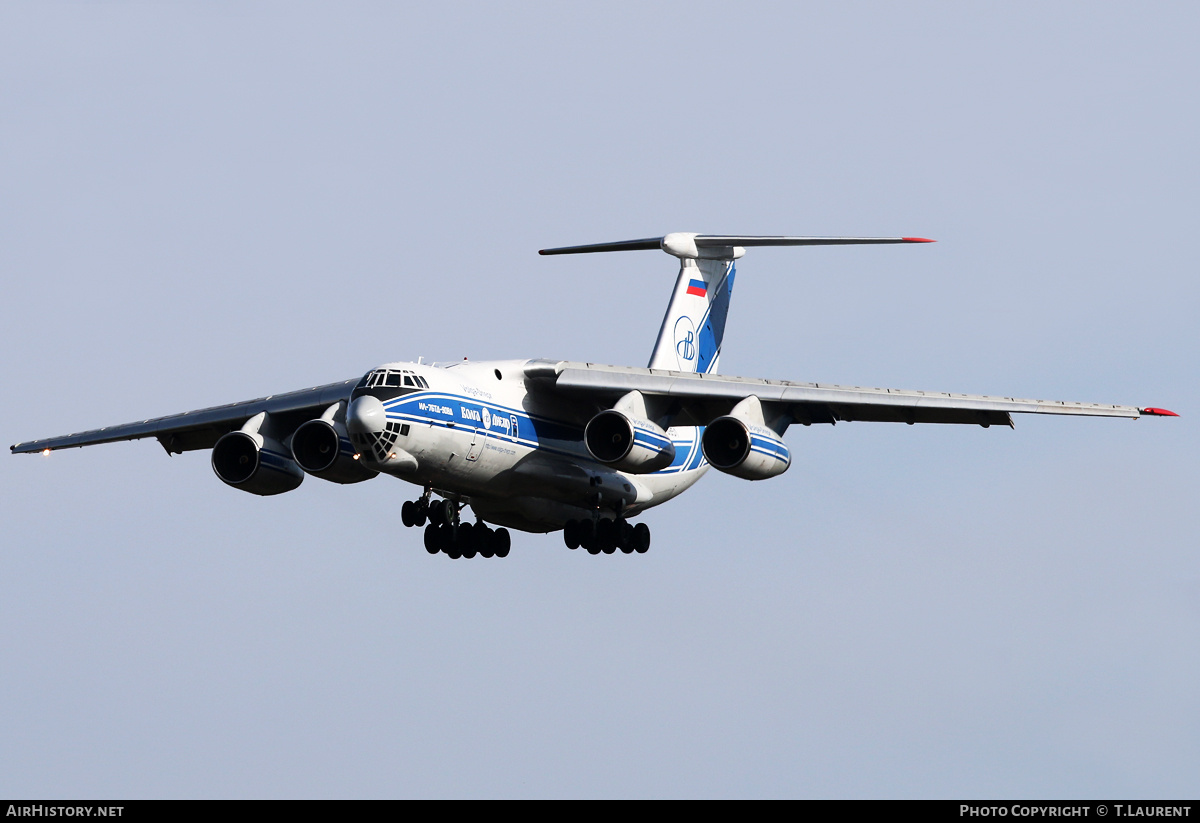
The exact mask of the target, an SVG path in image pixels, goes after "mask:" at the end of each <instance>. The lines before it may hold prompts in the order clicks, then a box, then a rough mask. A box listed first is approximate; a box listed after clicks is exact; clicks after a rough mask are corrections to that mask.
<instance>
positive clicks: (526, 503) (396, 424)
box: [347, 360, 708, 531]
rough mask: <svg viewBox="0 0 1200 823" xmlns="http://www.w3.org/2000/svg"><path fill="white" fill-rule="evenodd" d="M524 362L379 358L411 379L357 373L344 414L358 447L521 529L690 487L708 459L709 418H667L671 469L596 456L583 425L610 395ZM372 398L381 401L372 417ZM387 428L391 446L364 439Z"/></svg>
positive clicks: (376, 465) (384, 468)
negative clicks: (560, 394) (533, 378)
mask: <svg viewBox="0 0 1200 823" xmlns="http://www.w3.org/2000/svg"><path fill="white" fill-rule="evenodd" d="M526 362H527V361H524V360H505V361H486V362H468V361H463V362H462V363H455V364H452V365H450V366H446V367H443V366H431V365H419V364H414V363H389V364H386V365H383V366H380V367H379V369H376V370H375V372H372V373H373V374H374V373H378V372H380V371H382V370H391V371H393V372H401V371H402V372H404V373H405V375H411V376H412V378H413V379H412V380H411V382H412V383H413V385H407V386H393V387H390V388H379V387H376V388H370V387H367V386H364V385H363V384H361V383H360V385H359V387H357V388H356V389H355V390H354V393H353V395H352V399H351V404H350V409H349V412H348V415H347V423H348V427H349V429H350V433H351V438H352V440H353V441H354V444H355V447H356V448H358V451H359V455H360V456H359V459H360V460H362V461H363V464H364V465H365V466H367V467H369V468H371V469H375V470H377V471H380V472H383V473H386V474H391V475H393V476H395V477H399V478H400V479H402V480H407V481H409V482H411V483H415V484H417V485H420V486H423V487H426V488H430V489H432V490H434V491H436V492H438V493H439V494H442V495H445V496H448V497H452V498H457V499H460V500H462V501H464V502H469V503H470V505H471V508H472V509H474V510H475V512H476V513H477V514H478V515H479V516H480V517H481V518H483V519H484V520H487V521H489V522H492V523H496V524H499V525H502V526H508V527H510V528H516V529H521V530H524V531H552V530H555V529H559V528H562V526H563V524H564V523H566V522H567V521H568V520H570V519H581V518H586V517H590V516H592V515H593V514H594V513H596V512H597V511H599V512H601V513H612V512H620V513H621V514H622V515H623V516H625V517H630V516H634V515H636V514H638V513H640V512H642V511H644V510H646V509H648V508H650V507H652V506H657V505H659V504H660V503H665V502H666V501H667V500H670V499H671V498H673V497H675V496H676V495H678V494H681V493H682V492H684V491H685V490H687V489H688V488H689V487H691V485H692V484H694V483H695V482H696V481H697V480H699V479H700V477H701V476H702V475H703V474H704V472H705V471H706V470H707V468H708V464H707V463H706V462H705V460H704V457H703V454H702V453H701V448H700V435H701V432H702V429H699V428H697V427H690V426H689V427H678V428H672V429H668V430H667V436H668V437H669V438H670V439H671V441H672V443H673V445H674V447H675V458H674V461H673V462H672V464H671V465H670V466H667V467H666V468H664V469H660V470H658V471H655V472H650V473H645V474H634V473H631V472H622V471H617V470H615V469H612V468H610V467H608V466H606V465H604V464H603V463H600V462H598V461H597V460H595V459H594V458H593V457H592V456H591V454H590V453H589V452H588V449H587V447H586V446H585V445H584V440H583V431H584V426H585V425H586V424H587V422H588V420H589V419H590V418H591V416H592V415H594V414H596V413H598V412H600V411H603V407H601V406H596V407H595V408H590V407H589V406H588V405H587V404H584V406H583V408H581V404H580V403H578V402H571V403H566V402H563V401H562V400H561V399H555V398H553V397H549V396H548V397H541V396H539V395H538V394H537V393H536V392H529V391H527V390H526V387H525V382H524V367H525V364H526ZM394 382H399V380H398V379H397V380H395V381H394ZM422 384H423V385H422ZM360 398H366V399H365V400H363V402H362V403H359V402H358V401H359V399H360ZM376 401H378V403H377V402H376ZM379 404H382V411H383V415H379V414H378V406H379ZM368 405H370V406H371V407H373V408H375V409H376V414H374V415H372V416H370V419H369V421H368V415H366V414H364V413H363V410H364V408H365V407H366V406H368ZM381 433H382V434H383V436H384V437H385V438H386V439H384V440H382V441H381V443H382V448H378V447H377V448H366V447H365V442H366V441H363V440H361V439H359V438H361V437H362V436H363V435H365V434H374V435H376V436H380V434H381ZM360 446H362V447H361V448H360Z"/></svg>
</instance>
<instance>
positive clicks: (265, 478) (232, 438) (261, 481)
mask: <svg viewBox="0 0 1200 823" xmlns="http://www.w3.org/2000/svg"><path fill="white" fill-rule="evenodd" d="M266 423H267V415H266V413H265V412H262V413H259V414H256V415H255V416H254V417H251V418H250V420H248V421H247V422H246V425H244V426H242V428H241V430H239V431H235V432H229V434H226V435H225V436H224V437H222V438H221V439H220V440H218V441H217V444H216V445H215V446H213V450H212V467H213V471H214V472H216V474H217V477H219V478H221V480H222V481H224V482H225V483H227V484H228V485H230V486H233V487H234V488H235V489H239V490H241V491H244V492H250V493H251V494H259V495H263V496H264V497H265V496H267V495H272V494H283V493H284V492H290V491H291V490H292V489H294V488H296V487H297V486H299V485H300V484H301V483H302V482H303V481H304V470H303V469H301V468H300V467H299V466H298V465H296V463H295V461H293V460H292V459H291V457H290V456H289V455H288V451H287V449H285V448H284V447H283V446H282V445H281V444H280V443H279V441H278V440H275V439H274V438H272V437H268V436H266V435H264V434H263V433H262V431H261V429H263V428H266Z"/></svg>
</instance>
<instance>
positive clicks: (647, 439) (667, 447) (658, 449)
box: [583, 409, 675, 474]
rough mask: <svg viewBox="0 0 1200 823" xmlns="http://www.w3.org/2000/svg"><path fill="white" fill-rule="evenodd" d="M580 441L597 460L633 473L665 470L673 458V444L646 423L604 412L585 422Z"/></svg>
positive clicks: (613, 410) (614, 412) (612, 411)
mask: <svg viewBox="0 0 1200 823" xmlns="http://www.w3.org/2000/svg"><path fill="white" fill-rule="evenodd" d="M583 442H584V445H586V446H587V450H588V453H589V454H591V455H592V457H594V458H595V459H596V460H598V461H599V462H601V463H603V464H605V465H606V466H611V467H612V468H614V469H617V470H618V471H627V472H631V473H633V474H646V473H648V472H654V471H658V470H659V469H665V468H666V467H667V466H669V465H671V461H673V460H674V459H675V444H674V443H672V442H671V439H670V438H669V437H667V433H666V432H665V431H663V430H662V429H661V428H660V427H659V426H656V425H655V424H654V423H652V422H650V421H649V420H644V419H640V418H637V417H631V416H629V415H628V414H626V413H625V412H623V411H618V410H617V409H607V410H605V411H602V412H600V413H599V414H598V415H596V416H595V417H593V418H592V419H591V420H589V421H588V424H587V428H585V429H584V430H583Z"/></svg>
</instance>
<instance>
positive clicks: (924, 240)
mask: <svg viewBox="0 0 1200 823" xmlns="http://www.w3.org/2000/svg"><path fill="white" fill-rule="evenodd" d="M900 239H901V240H903V241H904V242H905V243H936V242H937V241H936V240H930V239H929V238H928V237H901V238H900Z"/></svg>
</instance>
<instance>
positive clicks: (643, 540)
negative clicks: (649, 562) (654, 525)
mask: <svg viewBox="0 0 1200 823" xmlns="http://www.w3.org/2000/svg"><path fill="white" fill-rule="evenodd" d="M633 550H634V551H636V552H637V553H638V554H645V553H646V552H648V551H649V550H650V527H649V526H647V525H646V524H645V523H638V524H637V525H636V526H634V527H633Z"/></svg>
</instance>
